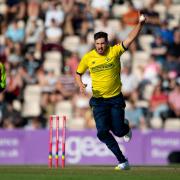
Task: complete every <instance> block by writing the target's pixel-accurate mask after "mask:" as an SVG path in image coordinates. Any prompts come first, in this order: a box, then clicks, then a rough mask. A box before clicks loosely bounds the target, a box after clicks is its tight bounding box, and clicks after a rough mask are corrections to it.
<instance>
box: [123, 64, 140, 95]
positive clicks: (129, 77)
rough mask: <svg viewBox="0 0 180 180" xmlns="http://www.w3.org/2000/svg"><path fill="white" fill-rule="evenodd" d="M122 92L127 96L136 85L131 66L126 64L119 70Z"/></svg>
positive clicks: (136, 81) (134, 89) (136, 79)
mask: <svg viewBox="0 0 180 180" xmlns="http://www.w3.org/2000/svg"><path fill="white" fill-rule="evenodd" d="M121 81H122V93H123V95H124V97H125V98H129V97H130V95H131V93H132V92H134V91H136V89H137V87H138V78H137V77H136V75H134V74H133V73H132V71H131V67H130V66H129V65H126V66H125V67H124V68H123V69H122V72H121Z"/></svg>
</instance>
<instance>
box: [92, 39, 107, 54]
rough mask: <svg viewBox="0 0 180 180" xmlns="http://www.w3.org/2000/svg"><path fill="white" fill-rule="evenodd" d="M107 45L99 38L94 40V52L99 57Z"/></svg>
mask: <svg viewBox="0 0 180 180" xmlns="http://www.w3.org/2000/svg"><path fill="white" fill-rule="evenodd" d="M107 45H108V42H107V41H106V40H105V38H99V39H97V40H95V48H96V51H97V52H98V53H99V54H101V55H103V54H104V53H105V51H106V48H107Z"/></svg>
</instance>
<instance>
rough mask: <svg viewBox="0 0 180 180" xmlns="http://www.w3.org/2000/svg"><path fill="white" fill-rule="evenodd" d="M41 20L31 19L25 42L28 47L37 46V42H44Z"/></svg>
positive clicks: (28, 22) (27, 26)
mask: <svg viewBox="0 0 180 180" xmlns="http://www.w3.org/2000/svg"><path fill="white" fill-rule="evenodd" d="M41 23H42V22H41V20H36V19H29V20H28V21H27V25H26V29H25V31H26V36H25V42H26V45H27V46H35V44H36V42H38V41H41V40H42V35H43V26H42V24H41Z"/></svg>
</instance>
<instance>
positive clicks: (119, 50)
mask: <svg viewBox="0 0 180 180" xmlns="http://www.w3.org/2000/svg"><path fill="white" fill-rule="evenodd" d="M113 50H114V52H115V53H116V54H117V55H118V56H121V55H122V54H123V53H124V52H125V51H126V50H127V48H125V47H124V45H123V42H122V43H119V44H116V45H114V46H113Z"/></svg>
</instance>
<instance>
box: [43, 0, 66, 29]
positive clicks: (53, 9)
mask: <svg viewBox="0 0 180 180" xmlns="http://www.w3.org/2000/svg"><path fill="white" fill-rule="evenodd" d="M52 19H54V21H55V22H56V23H57V26H61V25H62V24H63V22H64V11H63V9H62V8H61V7H60V6H59V4H55V2H53V1H51V2H50V3H49V8H48V10H47V12H46V16H45V26H46V27H48V26H51V23H52Z"/></svg>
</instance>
